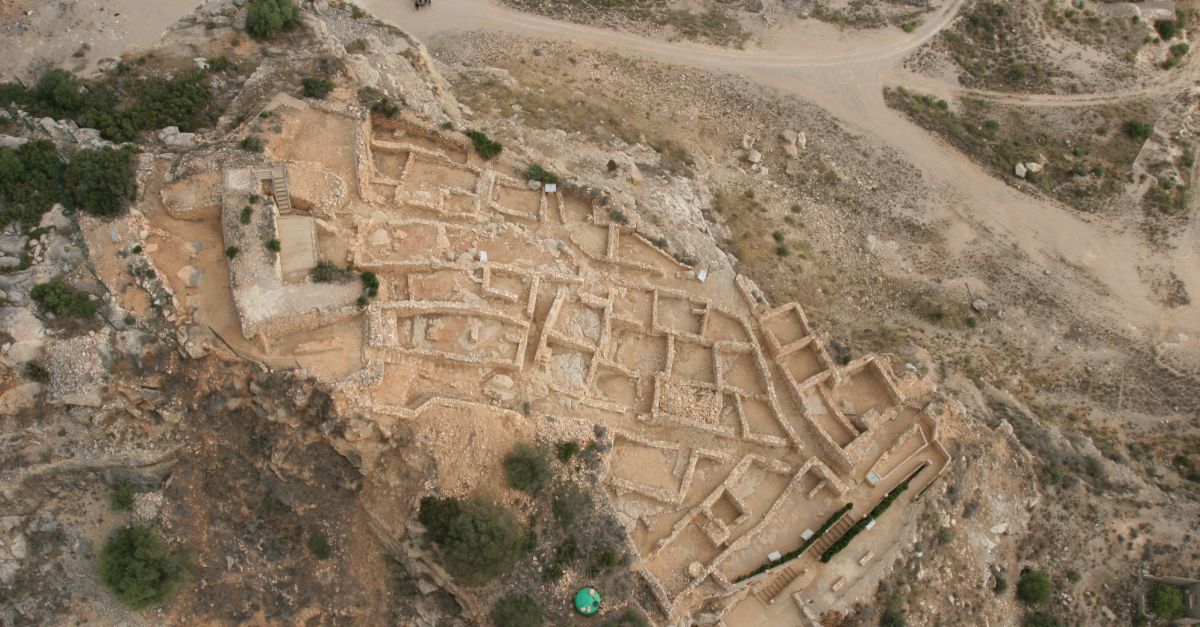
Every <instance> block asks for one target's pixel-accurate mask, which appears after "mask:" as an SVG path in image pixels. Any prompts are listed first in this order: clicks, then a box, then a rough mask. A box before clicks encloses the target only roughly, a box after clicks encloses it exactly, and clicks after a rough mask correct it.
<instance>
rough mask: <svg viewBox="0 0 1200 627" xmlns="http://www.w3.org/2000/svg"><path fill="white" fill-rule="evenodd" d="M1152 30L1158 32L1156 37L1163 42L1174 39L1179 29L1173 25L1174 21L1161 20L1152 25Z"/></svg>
mask: <svg viewBox="0 0 1200 627" xmlns="http://www.w3.org/2000/svg"><path fill="white" fill-rule="evenodd" d="M1154 30H1156V31H1158V36H1159V37H1161V38H1162V40H1163V41H1167V40H1169V39H1174V38H1175V34H1176V33H1177V32H1178V30H1179V28H1178V26H1177V25H1176V24H1175V21H1174V20H1161V21H1158V22H1155V23H1154Z"/></svg>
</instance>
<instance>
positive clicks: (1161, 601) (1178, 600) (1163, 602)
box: [1147, 586, 1183, 620]
mask: <svg viewBox="0 0 1200 627" xmlns="http://www.w3.org/2000/svg"><path fill="white" fill-rule="evenodd" d="M1147 601H1148V602H1149V605H1150V611H1151V612H1154V615H1155V616H1157V617H1159V618H1161V619H1163V620H1174V619H1176V618H1181V617H1182V616H1183V593H1182V592H1180V591H1179V588H1176V587H1175V586H1154V588H1153V589H1152V590H1150V594H1149V595H1148V596H1147Z"/></svg>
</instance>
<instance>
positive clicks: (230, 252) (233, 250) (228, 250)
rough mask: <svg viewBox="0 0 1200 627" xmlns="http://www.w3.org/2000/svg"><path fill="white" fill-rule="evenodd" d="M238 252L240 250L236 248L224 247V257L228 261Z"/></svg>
mask: <svg viewBox="0 0 1200 627" xmlns="http://www.w3.org/2000/svg"><path fill="white" fill-rule="evenodd" d="M239 252H241V250H240V249H238V247H237V246H226V247H225V256H226V257H228V258H230V259H233V258H234V257H237V256H238V253H239Z"/></svg>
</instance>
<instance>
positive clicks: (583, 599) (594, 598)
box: [575, 588, 600, 616]
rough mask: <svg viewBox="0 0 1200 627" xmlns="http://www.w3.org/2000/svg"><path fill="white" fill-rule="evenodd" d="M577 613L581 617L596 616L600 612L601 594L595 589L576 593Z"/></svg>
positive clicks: (583, 589) (580, 590) (585, 589)
mask: <svg viewBox="0 0 1200 627" xmlns="http://www.w3.org/2000/svg"><path fill="white" fill-rule="evenodd" d="M575 611H576V612H579V614H580V615H581V616H595V615H596V613H597V612H599V611H600V593H599V592H596V589H595V588H580V589H579V592H576V593H575Z"/></svg>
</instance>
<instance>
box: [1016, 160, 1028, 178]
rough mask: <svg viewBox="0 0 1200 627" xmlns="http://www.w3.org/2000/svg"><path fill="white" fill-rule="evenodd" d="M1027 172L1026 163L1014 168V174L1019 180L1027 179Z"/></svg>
mask: <svg viewBox="0 0 1200 627" xmlns="http://www.w3.org/2000/svg"><path fill="white" fill-rule="evenodd" d="M1025 171H1026V168H1025V164H1024V163H1018V164H1017V166H1016V167H1015V168H1013V174H1016V175H1017V177H1019V178H1025Z"/></svg>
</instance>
